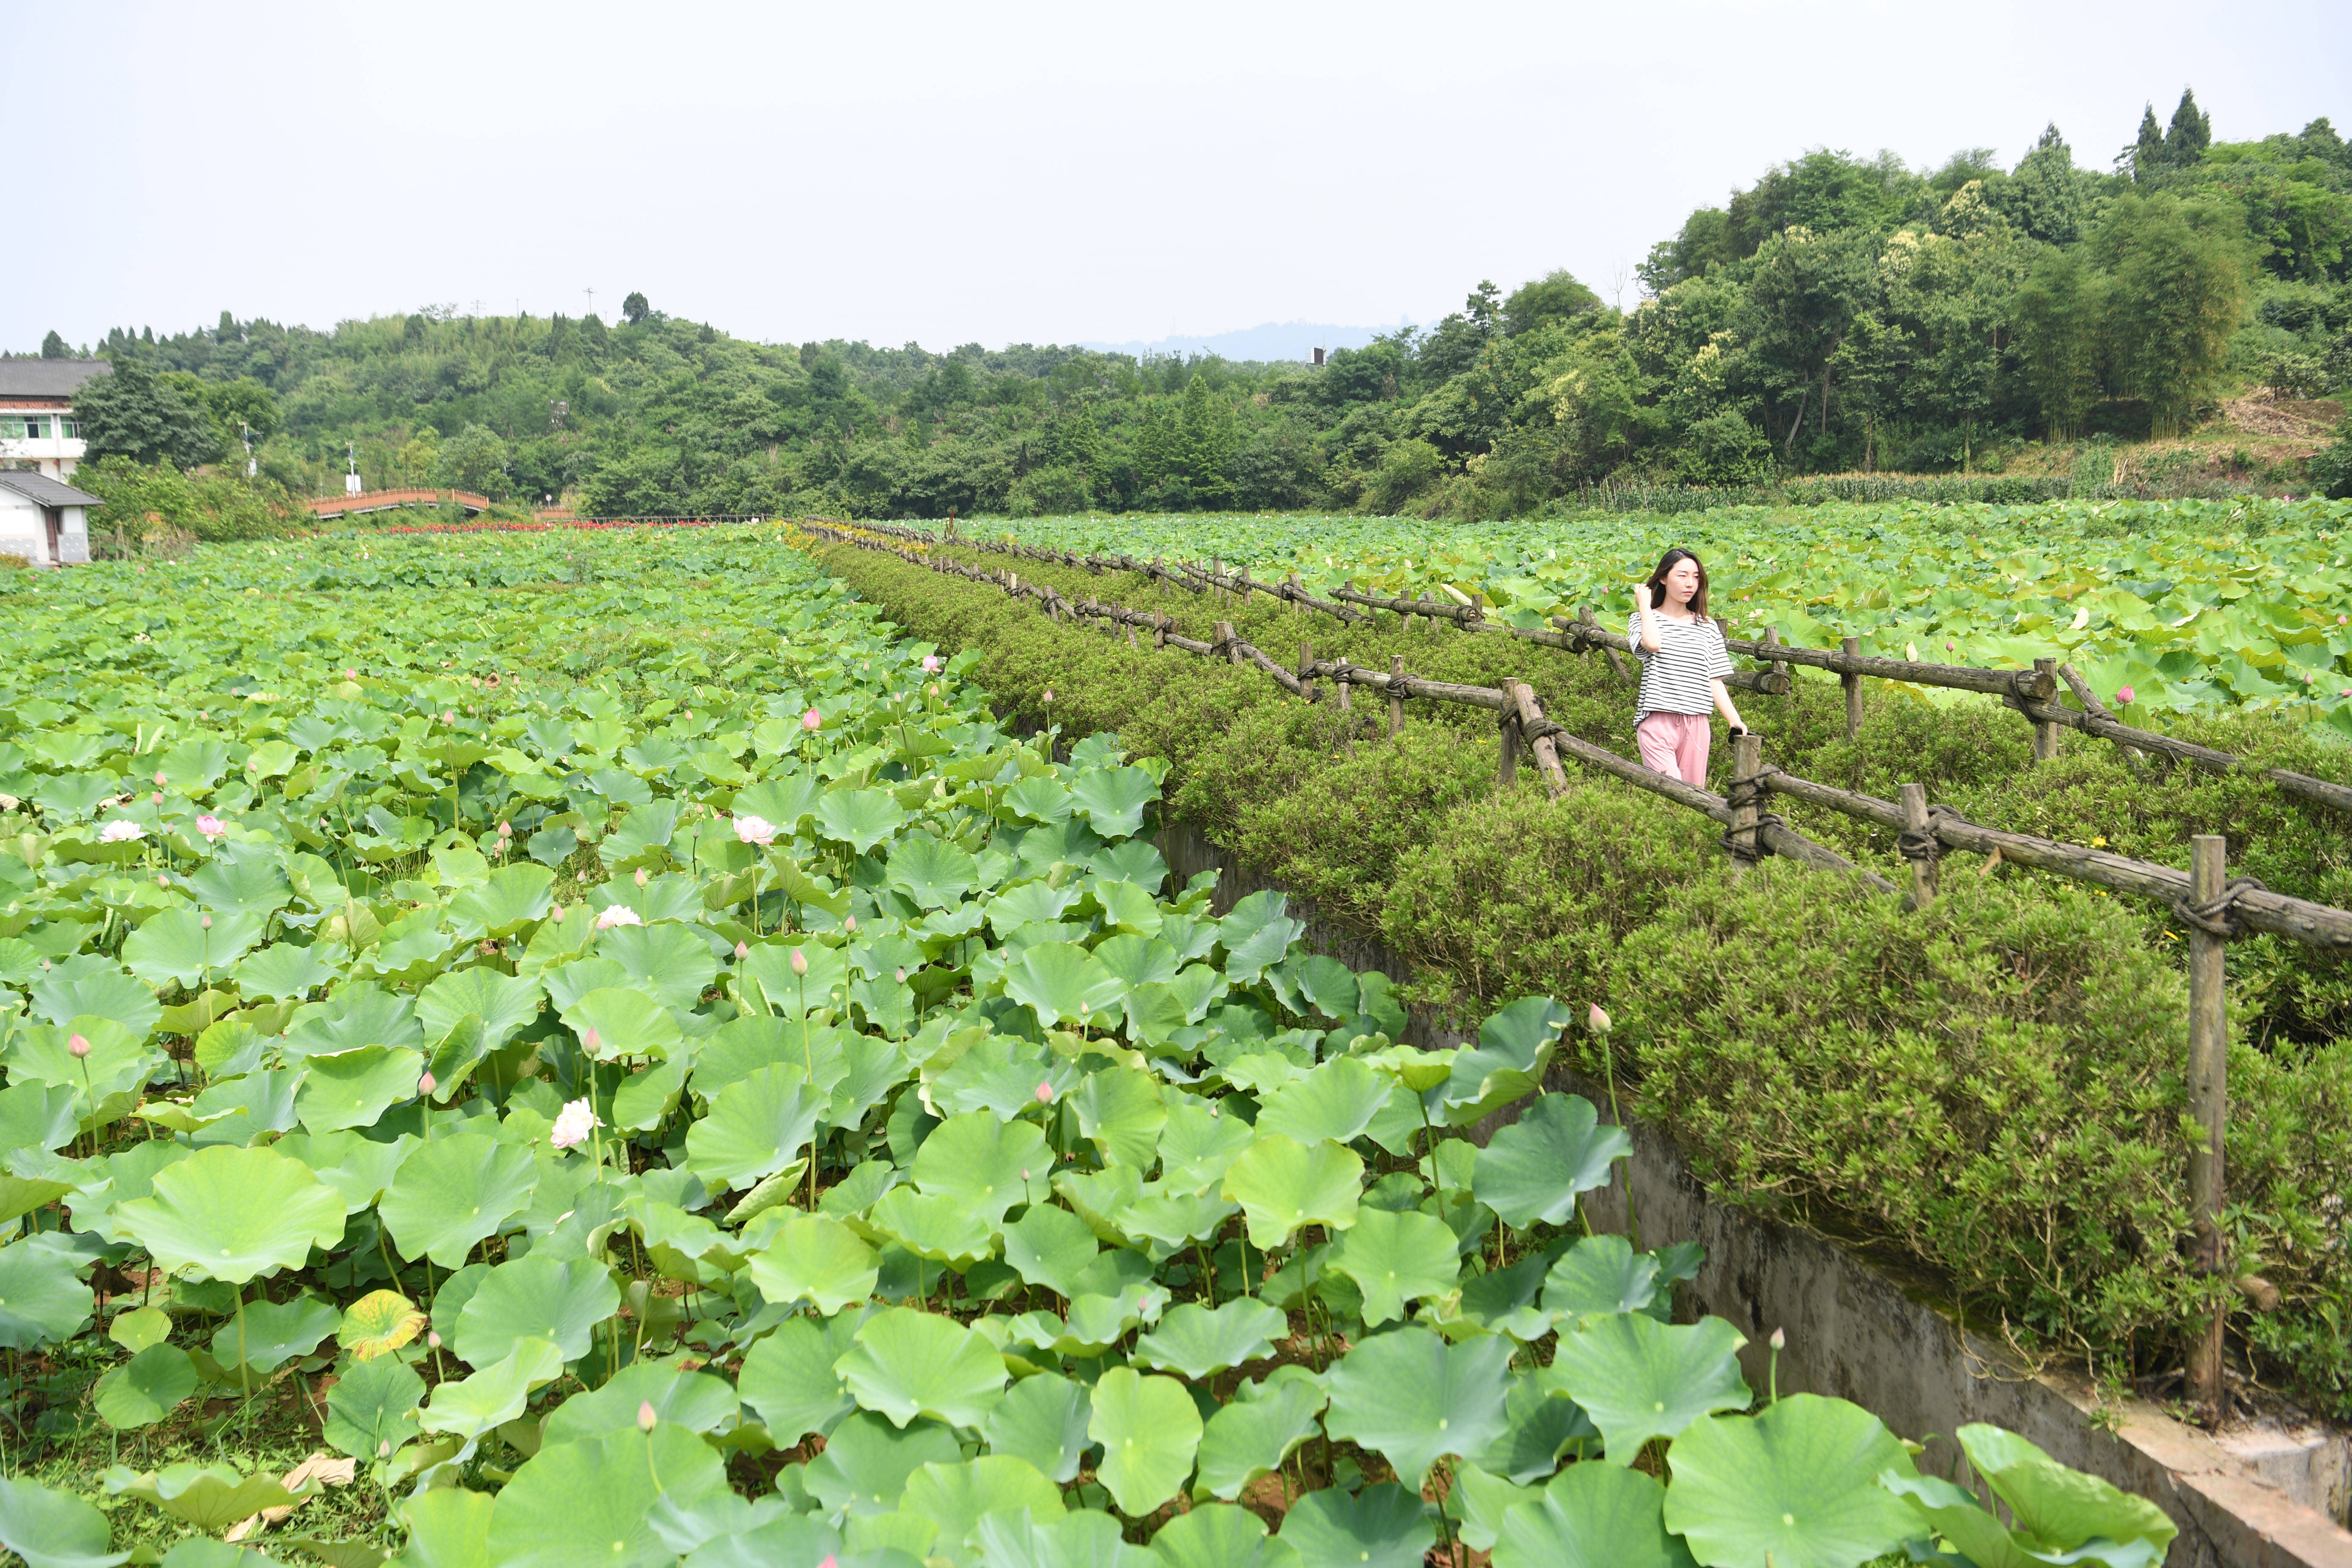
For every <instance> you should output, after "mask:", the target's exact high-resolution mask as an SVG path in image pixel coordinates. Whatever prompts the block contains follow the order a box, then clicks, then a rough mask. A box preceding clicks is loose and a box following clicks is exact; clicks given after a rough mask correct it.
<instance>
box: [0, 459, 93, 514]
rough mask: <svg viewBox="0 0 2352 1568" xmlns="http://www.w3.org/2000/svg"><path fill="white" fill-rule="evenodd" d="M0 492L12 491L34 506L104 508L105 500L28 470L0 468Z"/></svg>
mask: <svg viewBox="0 0 2352 1568" xmlns="http://www.w3.org/2000/svg"><path fill="white" fill-rule="evenodd" d="M0 490H14V491H16V493H17V494H18V495H20V496H23V497H24V498H25V499H26V500H29V501H31V502H32V503H33V504H34V505H36V506H104V505H105V504H106V502H105V500H103V499H102V498H100V497H99V496H94V495H91V494H90V493H89V491H88V490H78V489H74V488H73V486H71V485H61V484H59V483H58V481H57V480H55V479H51V478H49V476H48V475H47V474H37V473H34V472H33V471H32V470H31V469H29V468H0Z"/></svg>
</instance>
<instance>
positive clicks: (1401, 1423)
mask: <svg viewBox="0 0 2352 1568" xmlns="http://www.w3.org/2000/svg"><path fill="white" fill-rule="evenodd" d="M1511 1351H1512V1346H1511V1343H1510V1342H1509V1341H1507V1340H1501V1339H1493V1338H1488V1339H1479V1340H1473V1341H1471V1342H1468V1343H1466V1344H1459V1345H1448V1344H1447V1343H1446V1342H1444V1340H1441V1339H1440V1338H1438V1337H1437V1336H1436V1335H1435V1334H1433V1333H1431V1332H1430V1331H1428V1330H1426V1329H1420V1328H1405V1329H1398V1330H1396V1331H1392V1332H1390V1333H1385V1334H1376V1335H1374V1336H1373V1337H1372V1338H1370V1339H1369V1340H1366V1341H1365V1342H1362V1343H1361V1344H1360V1345H1358V1346H1357V1347H1356V1348H1355V1349H1353V1350H1351V1351H1349V1352H1348V1353H1347V1354H1346V1355H1345V1356H1343V1357H1342V1358H1340V1361H1339V1364H1338V1365H1336V1366H1334V1367H1333V1368H1332V1369H1331V1372H1330V1377H1329V1382H1330V1388H1331V1413H1330V1415H1329V1417H1328V1421H1327V1423H1326V1425H1327V1426H1328V1429H1329V1431H1330V1433H1331V1436H1334V1437H1349V1438H1353V1439H1354V1440H1356V1441H1357V1442H1360V1443H1361V1444H1363V1446H1364V1447H1368V1448H1370V1449H1372V1450H1374V1451H1375V1452H1377V1453H1379V1454H1380V1455H1381V1457H1382V1458H1386V1459H1387V1460H1388V1461H1389V1463H1391V1465H1394V1466H1395V1467H1396V1471H1397V1474H1398V1475H1400V1476H1406V1477H1410V1478H1412V1479H1414V1480H1419V1479H1421V1478H1422V1477H1423V1476H1425V1475H1427V1474H1428V1472H1429V1468H1430V1467H1431V1466H1432V1465H1433V1464H1435V1463H1436V1462H1437V1461H1438V1460H1439V1459H1441V1458H1444V1456H1446V1455H1447V1454H1476V1453H1479V1452H1481V1451H1483V1450H1484V1449H1485V1448H1486V1447H1487V1446H1488V1445H1489V1444H1490V1443H1492V1442H1493V1441H1494V1440H1495V1439H1496V1437H1497V1436H1500V1435H1501V1434H1502V1432H1503V1431H1504V1429H1505V1425H1506V1417H1505V1414H1504V1396H1505V1394H1506V1393H1507V1390H1508V1387H1509V1379H1508V1377H1507V1368H1508V1366H1509V1364H1510V1359H1511Z"/></svg>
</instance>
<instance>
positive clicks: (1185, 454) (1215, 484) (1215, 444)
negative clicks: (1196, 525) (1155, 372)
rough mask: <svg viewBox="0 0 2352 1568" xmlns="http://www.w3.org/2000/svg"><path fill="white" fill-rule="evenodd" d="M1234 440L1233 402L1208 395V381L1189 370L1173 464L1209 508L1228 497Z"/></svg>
mask: <svg viewBox="0 0 2352 1568" xmlns="http://www.w3.org/2000/svg"><path fill="white" fill-rule="evenodd" d="M1236 444H1237V441H1236V436H1235V432H1234V408H1233V405H1232V404H1231V403H1229V402H1227V401H1225V400H1224V399H1223V398H1219V397H1212V396H1211V395H1210V393H1209V384H1208V383H1207V382H1206V381H1204V380H1202V377H1201V374H1200V373H1199V372H1198V371H1195V372H1193V373H1192V380H1191V382H1189V383H1188V384H1186V385H1185V388H1184V406H1183V411H1182V412H1181V414H1179V415H1178V416H1177V421H1176V461H1175V465H1174V467H1175V469H1176V471H1177V473H1179V474H1180V475H1181V476H1182V478H1183V479H1184V481H1185V483H1186V484H1187V485H1188V486H1189V487H1190V488H1191V489H1192V497H1193V499H1194V500H1195V501H1197V502H1198V503H1199V504H1200V505H1202V506H1204V507H1208V508H1211V509H1216V508H1221V507H1223V506H1225V505H1227V504H1229V503H1230V502H1231V501H1232V500H1233V494H1234V481H1233V476H1232V473H1231V472H1230V469H1231V468H1232V464H1233V459H1234V447H1235V446H1236Z"/></svg>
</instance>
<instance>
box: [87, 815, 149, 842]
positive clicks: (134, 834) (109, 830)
mask: <svg viewBox="0 0 2352 1568" xmlns="http://www.w3.org/2000/svg"><path fill="white" fill-rule="evenodd" d="M144 837H147V830H146V829H145V828H143V827H142V826H139V825H138V824H137V823H135V822H132V821H131V820H130V819H129V818H128V817H121V816H118V817H116V818H115V819H114V820H113V821H112V822H110V823H108V824H107V825H106V826H104V827H101V828H100V829H99V830H98V841H99V842H100V844H128V843H130V842H131V840H132V839H134V838H144Z"/></svg>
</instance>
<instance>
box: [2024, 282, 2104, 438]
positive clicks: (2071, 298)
mask: <svg viewBox="0 0 2352 1568" xmlns="http://www.w3.org/2000/svg"><path fill="white" fill-rule="evenodd" d="M2105 310H2106V278H2105V275H2104V274H2102V273H2101V272H2100V271H2099V270H2098V268H2096V267H2095V265H2094V264H2093V263H2092V262H2091V261H2089V260H2088V259H2087V258H2084V256H2083V255H2082V253H2081V252H2080V251H2078V250H2062V249H2060V248H2059V247H2056V246H2048V247H2043V248H2042V250H2041V252H2040V253H2039V254H2038V255H2037V256H2036V257H2035V258H2034V260H2033V264H2032V269H2031V270H2030V271H2028V272H2027V274H2026V277H2025V281H2024V282H2023V283H2022V284H2021V285H2020V286H2019V288H2018V290H2017V303H2016V317H2017V332H2018V346H2019V349H2020V351H2021V355H2022V357H2023V360H2024V370H2025V383H2026V385H2027V386H2028V387H2030V388H2031V389H2032V393H2033V397H2034V401H2035V402H2036V403H2038V404H2039V405H2041V408H2042V423H2043V424H2044V426H2047V427H2048V430H2049V434H2050V437H2051V438H2052V439H2053V440H2063V439H2065V438H2066V437H2070V436H2073V435H2074V434H2076V433H2077V432H2079V431H2080V430H2081V429H2082V427H2083V420H2084V416H2086V415H2087V414H2089V412H2090V409H2091V405H2092V404H2094V403H2096V402H2097V401H2098V400H2099V336H2100V323H2101V321H2102V318H2103V317H2104V316H2105Z"/></svg>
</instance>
